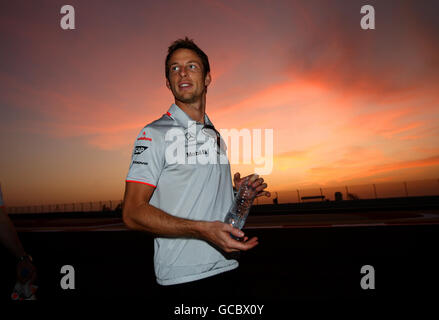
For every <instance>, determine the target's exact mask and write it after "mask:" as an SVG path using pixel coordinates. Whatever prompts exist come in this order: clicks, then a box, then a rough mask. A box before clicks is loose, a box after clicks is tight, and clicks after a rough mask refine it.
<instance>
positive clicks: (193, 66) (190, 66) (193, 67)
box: [189, 64, 197, 69]
mask: <svg viewBox="0 0 439 320" xmlns="http://www.w3.org/2000/svg"><path fill="white" fill-rule="evenodd" d="M189 68H191V69H196V68H197V66H196V65H194V64H191V65H189Z"/></svg>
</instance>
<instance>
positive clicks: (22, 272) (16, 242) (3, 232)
mask: <svg viewBox="0 0 439 320" xmlns="http://www.w3.org/2000/svg"><path fill="white" fill-rule="evenodd" d="M0 243H2V244H3V245H4V246H5V247H6V248H7V249H8V250H9V251H10V252H11V253H12V254H13V255H14V257H15V258H16V261H17V267H16V279H17V281H18V282H19V283H21V284H22V285H23V286H24V285H26V286H29V290H27V291H26V294H24V292H23V295H22V294H20V297H18V295H17V297H16V298H15V297H14V296H12V298H13V299H18V298H21V299H28V298H31V296H32V295H33V294H34V293H35V292H34V291H31V287H32V286H33V283H34V281H35V279H36V276H37V273H36V269H35V266H34V265H33V263H32V257H31V256H30V255H29V254H27V253H26V252H25V251H24V249H23V245H22V244H21V241H20V239H19V238H18V235H17V231H16V230H15V227H14V225H13V223H12V221H11V219H10V218H9V216H8V214H7V213H6V208H5V206H4V203H3V194H2V189H1V185H0Z"/></svg>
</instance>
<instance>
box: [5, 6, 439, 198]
mask: <svg viewBox="0 0 439 320" xmlns="http://www.w3.org/2000/svg"><path fill="white" fill-rule="evenodd" d="M64 4H70V5H72V6H74V8H75V13H76V29H75V30H62V29H61V28H60V19H61V17H62V15H61V14H60V9H61V7H62V5H64ZM364 4H370V5H373V6H374V8H375V16H376V23H375V26H376V29H375V30H362V29H361V27H360V20H361V17H362V14H361V13H360V8H361V6H362V5H364ZM438 9H439V5H438V3H437V1H418V2H416V1H329V0H328V1H327V0H320V1H317V0H315V1H292V0H289V1H262V0H259V1H254V0H248V1H222V0H205V1H194V0H189V1H152V0H150V1H122V0H119V1H108V0H106V1H97V0H94V1H85V0H84V1H71V0H70V1H39V0H38V1H25V0H20V1H2V2H1V4H0V40H1V50H0V66H1V68H0V132H1V140H0V150H1V157H0V166H1V169H0V182H1V184H2V189H3V195H4V200H5V203H6V205H9V206H14V205H32V204H49V203H63V202H80V201H99V200H113V199H114V200H116V199H122V197H123V191H124V180H125V177H126V174H127V171H128V167H129V162H130V156H131V151H132V148H133V144H134V141H135V138H136V135H137V134H138V133H139V131H140V130H141V128H142V127H143V126H145V125H146V124H147V123H149V122H151V121H153V120H155V119H157V118H159V117H161V116H162V115H163V114H164V113H166V111H167V110H168V108H169V106H170V105H171V104H172V103H173V97H172V94H171V93H170V92H169V90H168V89H167V88H166V86H165V77H164V59H165V56H166V53H167V47H168V46H169V44H170V43H171V42H172V41H174V40H176V39H177V38H181V37H184V36H188V37H190V38H193V39H194V40H195V42H196V43H197V44H198V45H199V46H200V47H201V48H202V49H203V50H204V51H205V52H206V53H207V55H208V56H209V60H210V64H211V74H212V78H213V80H212V84H211V86H210V87H209V92H208V94H207V114H208V115H209V117H210V119H211V120H212V122H213V123H214V124H215V127H216V128H218V129H220V128H225V129H230V128H236V129H242V128H248V129H250V130H251V129H257V128H259V129H273V133H274V168H273V172H272V173H271V174H269V175H266V176H265V177H264V178H265V180H266V181H267V182H268V184H269V190H271V191H282V190H295V189H298V188H299V189H303V188H310V187H316V186H317V187H318V186H323V187H325V186H338V185H356V184H371V183H382V182H390V181H405V180H408V181H410V180H423V179H439V143H438V141H439V20H438V19H437V13H438ZM254 167H255V165H254V164H251V165H233V166H232V173H234V172H236V171H239V172H241V174H242V175H247V174H250V173H252V172H253V171H254Z"/></svg>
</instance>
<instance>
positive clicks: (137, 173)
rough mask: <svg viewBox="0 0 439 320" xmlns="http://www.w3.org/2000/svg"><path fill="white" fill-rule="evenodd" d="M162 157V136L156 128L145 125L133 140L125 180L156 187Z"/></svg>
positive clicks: (162, 161)
mask: <svg viewBox="0 0 439 320" xmlns="http://www.w3.org/2000/svg"><path fill="white" fill-rule="evenodd" d="M164 159H165V146H164V137H163V136H162V135H161V134H160V132H159V131H157V130H156V129H154V128H152V127H149V126H146V127H145V128H143V129H142V130H141V131H140V133H139V134H138V136H137V138H136V141H135V142H134V149H133V152H132V155H131V163H130V169H129V171H128V175H127V179H126V181H127V182H137V183H144V184H147V185H149V186H152V187H156V186H157V182H158V180H159V177H160V174H161V172H162V169H163V167H164V163H165V162H164Z"/></svg>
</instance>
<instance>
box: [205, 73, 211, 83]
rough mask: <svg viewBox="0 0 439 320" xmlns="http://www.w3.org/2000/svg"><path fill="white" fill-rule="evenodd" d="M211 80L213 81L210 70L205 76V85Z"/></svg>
mask: <svg viewBox="0 0 439 320" xmlns="http://www.w3.org/2000/svg"><path fill="white" fill-rule="evenodd" d="M211 81H212V77H211V76H210V72H208V73H207V74H206V76H205V77H204V85H205V86H206V87H208V86H209V84H210V82H211Z"/></svg>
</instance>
